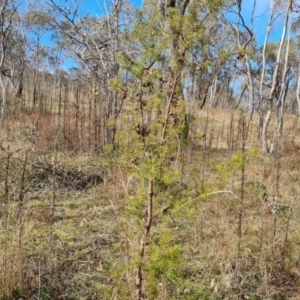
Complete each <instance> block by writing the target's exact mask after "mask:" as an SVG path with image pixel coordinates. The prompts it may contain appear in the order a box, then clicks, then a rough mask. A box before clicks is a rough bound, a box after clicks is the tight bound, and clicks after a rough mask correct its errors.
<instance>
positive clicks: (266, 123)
mask: <svg viewBox="0 0 300 300" xmlns="http://www.w3.org/2000/svg"><path fill="white" fill-rule="evenodd" d="M291 6H292V0H289V1H288V2H287V6H286V11H285V18H284V27H283V32H282V35H281V41H280V45H279V49H278V52H277V59H276V65H275V68H274V72H273V78H272V85H271V89H270V91H269V95H268V108H267V113H266V115H265V118H264V122H263V128H262V148H263V151H264V152H270V150H273V147H274V145H273V144H269V142H268V136H267V133H268V127H269V124H270V120H271V116H272V109H273V98H274V93H275V89H276V86H277V85H278V84H279V82H278V69H279V63H280V59H281V52H282V47H283V43H284V41H285V37H286V33H287V26H288V22H289V14H290V9H291Z"/></svg>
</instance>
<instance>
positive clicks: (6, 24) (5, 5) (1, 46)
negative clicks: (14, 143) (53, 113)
mask: <svg viewBox="0 0 300 300" xmlns="http://www.w3.org/2000/svg"><path fill="white" fill-rule="evenodd" d="M11 2H12V1H9V0H3V1H1V2H0V86H1V90H2V103H1V115H0V126H2V124H3V121H4V119H5V116H6V107H7V86H8V84H7V83H5V76H4V64H5V60H6V53H7V45H8V39H9V36H10V31H11V27H12V18H13V15H14V13H15V12H16V7H15V6H14V4H11Z"/></svg>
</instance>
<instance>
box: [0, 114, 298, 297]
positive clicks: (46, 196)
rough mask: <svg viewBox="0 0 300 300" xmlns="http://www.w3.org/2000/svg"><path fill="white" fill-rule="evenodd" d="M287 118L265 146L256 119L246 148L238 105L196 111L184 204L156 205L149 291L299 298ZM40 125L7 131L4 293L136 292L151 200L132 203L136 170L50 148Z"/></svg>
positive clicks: (292, 126) (2, 179) (181, 188)
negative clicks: (274, 141) (274, 142)
mask: <svg viewBox="0 0 300 300" xmlns="http://www.w3.org/2000/svg"><path fill="white" fill-rule="evenodd" d="M45 120H46V119H45ZM286 120H287V121H286V123H285V125H284V131H283V134H282V137H281V139H280V143H279V146H278V150H277V151H276V152H275V153H273V154H266V153H263V152H262V151H261V150H260V142H259V141H258V140H257V134H258V132H257V126H256V124H257V123H258V122H257V120H256V119H254V120H253V122H252V124H251V125H250V127H249V130H248V132H247V137H246V138H244V141H245V147H244V148H243V146H242V140H243V132H242V130H241V123H240V114H239V113H238V112H235V113H233V111H231V110H225V109H217V110H203V111H201V112H199V115H198V116H197V117H196V119H195V120H194V121H193V126H192V127H191V137H192V138H191V142H190V143H189V145H188V146H187V147H186V149H184V152H183V155H182V158H181V160H180V163H181V165H182V168H181V170H182V171H181V177H180V181H179V183H178V195H180V197H182V201H179V202H178V204H177V205H176V206H175V207H172V208H171V209H170V211H167V209H166V211H156V210H155V209H156V207H155V205H156V204H155V200H154V204H153V206H154V207H153V209H154V213H155V214H154V215H155V218H154V217H153V227H152V231H151V238H150V242H149V243H150V246H149V248H150V247H151V251H152V253H151V255H150V254H149V253H147V251H148V248H147V247H146V248H145V251H146V259H145V264H144V265H143V267H144V274H145V277H144V288H145V289H146V290H148V291H149V295H150V296H149V299H252V300H254V299H256V300H258V299H299V293H300V290H299V288H300V285H299V284H300V281H299V276H300V258H299V257H300V199H299V195H300V185H299V179H300V170H299V166H300V135H299V130H298V125H297V122H298V120H297V118H296V117H295V116H293V115H291V116H288V117H287V118H286ZM43 124H44V125H43V126H42V127H41V129H40V130H39V131H38V132H37V131H35V128H34V124H33V122H32V120H31V119H30V117H28V118H27V119H26V118H25V119H24V120H23V121H21V122H16V121H14V120H13V119H11V120H7V123H6V127H5V128H3V129H2V131H1V132H0V144H1V149H0V183H1V184H0V195H1V204H0V205H1V206H0V216H1V224H0V245H1V251H0V299H87V300H88V299H89V300H90V299H135V298H136V296H135V263H136V260H135V256H136V254H135V253H136V252H137V251H138V249H139V240H140V232H142V231H143V227H141V226H140V223H139V221H138V220H139V219H141V220H142V219H143V214H144V209H143V208H139V207H135V208H134V209H133V208H132V207H131V206H130V201H131V199H132V197H133V196H132V195H133V194H134V193H133V191H132V189H133V188H134V185H132V179H131V177H130V176H129V175H128V174H127V173H126V170H122V169H120V168H118V163H117V162H116V163H110V164H108V163H107V160H106V157H105V154H103V153H100V154H97V155H96V154H95V153H93V152H92V151H91V152H83V151H67V150H62V147H56V146H53V145H54V141H55V138H56V137H55V136H53V131H51V126H48V125H47V122H46V121H45V123H43ZM272 126H274V124H273V125H272V124H271V128H272ZM56 145H57V144H56ZM241 153H242V154H241ZM241 155H243V157H244V158H245V160H244V161H242V163H241ZM175 193H177V192H176V190H175ZM166 195H167V194H166ZM168 195H169V194H168ZM156 216H157V217H156ZM161 249H163V251H162V250H161ZM147 262H148V263H147ZM147 276H149V278H150V277H151V276H152V277H151V278H155V277H157V278H159V279H157V281H153V282H150V281H147ZM151 295H152V296H151Z"/></svg>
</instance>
